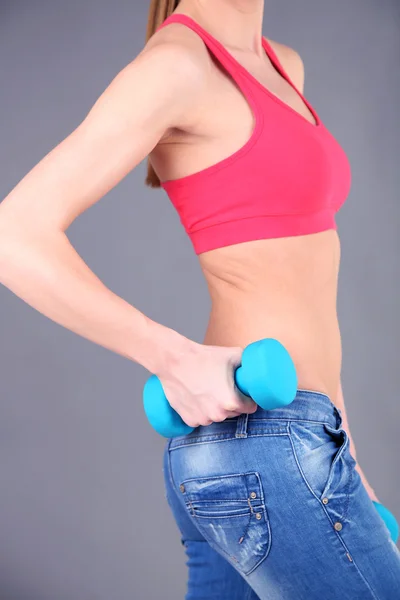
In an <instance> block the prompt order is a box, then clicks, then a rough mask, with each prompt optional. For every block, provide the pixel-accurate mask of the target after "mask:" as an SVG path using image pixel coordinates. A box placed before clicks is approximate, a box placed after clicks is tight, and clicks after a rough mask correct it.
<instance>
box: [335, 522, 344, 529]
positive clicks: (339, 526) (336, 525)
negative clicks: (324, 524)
mask: <svg viewBox="0 0 400 600" xmlns="http://www.w3.org/2000/svg"><path fill="white" fill-rule="evenodd" d="M334 527H335V529H336V531H340V530H341V529H342V527H343V525H342V524H341V523H339V521H337V523H335V525H334Z"/></svg>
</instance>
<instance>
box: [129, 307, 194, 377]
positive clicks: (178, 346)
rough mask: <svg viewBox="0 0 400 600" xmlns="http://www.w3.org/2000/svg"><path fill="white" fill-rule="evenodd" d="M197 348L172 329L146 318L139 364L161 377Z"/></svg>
mask: <svg viewBox="0 0 400 600" xmlns="http://www.w3.org/2000/svg"><path fill="white" fill-rule="evenodd" d="M195 346H197V344H196V342H193V341H192V340H190V339H189V338H187V337H185V336H183V335H181V334H180V333H178V332H177V331H175V330H174V329H171V328H169V327H165V326H164V325H161V324H160V323H157V322H155V321H152V320H151V319H148V318H146V339H145V340H144V341H143V342H142V344H141V357H140V360H139V362H140V363H141V364H142V366H143V367H144V368H145V369H147V370H148V371H150V372H151V373H153V374H155V375H158V376H161V375H162V374H163V373H167V372H169V371H171V370H173V368H174V366H175V365H177V364H179V362H180V361H181V360H182V358H183V357H184V356H185V355H186V354H187V353H188V352H190V351H192V350H193V348H194V347H195Z"/></svg>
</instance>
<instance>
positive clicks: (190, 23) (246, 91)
mask: <svg viewBox="0 0 400 600" xmlns="http://www.w3.org/2000/svg"><path fill="white" fill-rule="evenodd" d="M170 23H181V24H182V25H186V26H187V27H190V29H192V30H193V31H195V32H196V33H197V34H198V35H199V36H200V37H201V38H202V40H203V42H204V43H205V44H206V46H207V48H208V49H209V50H210V52H211V53H212V54H213V55H214V56H215V57H216V58H217V59H218V61H219V62H220V63H221V64H222V66H223V67H224V68H225V70H226V71H227V72H228V73H229V74H230V75H231V76H232V78H233V79H234V81H235V82H236V83H237V85H238V86H239V88H240V90H241V91H242V93H243V95H244V96H245V98H246V100H247V101H248V102H249V103H250V105H251V106H253V107H254V105H255V103H256V102H255V99H254V94H253V93H252V90H251V85H250V84H249V81H248V79H247V78H246V77H244V76H243V74H242V71H241V69H239V68H238V64H237V62H236V61H235V59H234V58H233V57H232V56H231V54H230V53H229V52H228V50H226V48H225V47H224V46H223V45H222V44H221V43H220V42H219V41H218V40H217V39H215V38H214V37H213V36H212V35H211V34H210V33H208V31H206V30H205V29H203V28H202V27H201V25H199V24H198V23H197V22H196V21H194V20H193V19H192V18H191V17H189V16H188V15H184V14H182V13H173V14H172V15H170V16H169V17H167V18H166V19H165V21H164V22H163V23H161V25H160V26H159V27H157V29H156V31H159V30H160V29H161V28H162V27H165V26H166V25H169V24H170ZM254 108H255V107H254Z"/></svg>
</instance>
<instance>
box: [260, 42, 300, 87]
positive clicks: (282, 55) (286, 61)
mask: <svg viewBox="0 0 400 600" xmlns="http://www.w3.org/2000/svg"><path fill="white" fill-rule="evenodd" d="M266 40H267V41H268V42H269V43H270V45H271V46H272V49H273V50H274V51H275V53H276V55H277V57H278V58H279V60H280V62H281V63H282V66H283V68H284V69H285V71H286V72H287V73H288V75H289V77H290V78H291V79H292V81H293V83H294V84H295V86H296V87H297V88H299V90H300V91H301V92H303V90H304V63H303V60H302V58H301V56H300V54H299V53H298V52H297V51H296V50H294V49H293V48H291V47H290V46H286V45H285V44H282V43H280V42H276V41H274V40H271V39H269V38H266Z"/></svg>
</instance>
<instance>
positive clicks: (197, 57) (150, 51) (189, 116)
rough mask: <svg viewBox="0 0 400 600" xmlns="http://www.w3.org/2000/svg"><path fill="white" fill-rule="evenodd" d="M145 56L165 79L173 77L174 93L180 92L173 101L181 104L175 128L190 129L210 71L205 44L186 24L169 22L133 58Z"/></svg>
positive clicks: (207, 88)
mask: <svg viewBox="0 0 400 600" xmlns="http://www.w3.org/2000/svg"><path fill="white" fill-rule="evenodd" d="M146 56H149V57H150V56H151V57H152V59H151V62H152V63H153V64H156V67H157V70H158V72H159V73H160V75H161V74H163V75H162V76H163V77H164V78H166V80H167V82H170V83H172V81H173V80H175V83H176V84H177V85H175V94H176V95H178V96H179V95H180V96H181V98H176V99H175V101H177V102H181V103H182V104H183V106H184V108H185V110H183V111H181V113H180V122H179V123H176V128H177V129H181V130H191V129H192V127H193V126H194V125H195V123H196V106H197V105H201V103H202V102H203V99H204V100H205V99H206V96H207V94H208V90H209V86H210V80H211V78H212V73H213V71H212V65H213V63H212V58H211V56H210V53H209V52H208V49H207V46H206V45H205V44H204V42H203V40H202V39H201V37H200V36H199V35H197V34H196V33H195V32H194V31H192V30H191V29H190V28H188V27H186V26H185V25H182V24H181V23H170V24H169V25H168V26H167V27H163V28H162V29H160V30H159V31H157V32H156V33H154V35H152V37H151V38H150V39H149V40H148V41H147V43H146V45H145V46H144V48H143V50H142V51H141V53H140V54H139V55H138V57H137V58H136V61H137V60H142V59H143V60H146ZM178 82H180V83H178ZM168 85H169V83H168ZM174 129H175V128H172V129H171V128H170V129H168V130H166V131H165V133H164V135H163V136H162V138H161V139H160V140H159V143H162V142H163V141H165V140H166V139H169V138H170V136H171V133H172V131H173V130H174Z"/></svg>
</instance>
